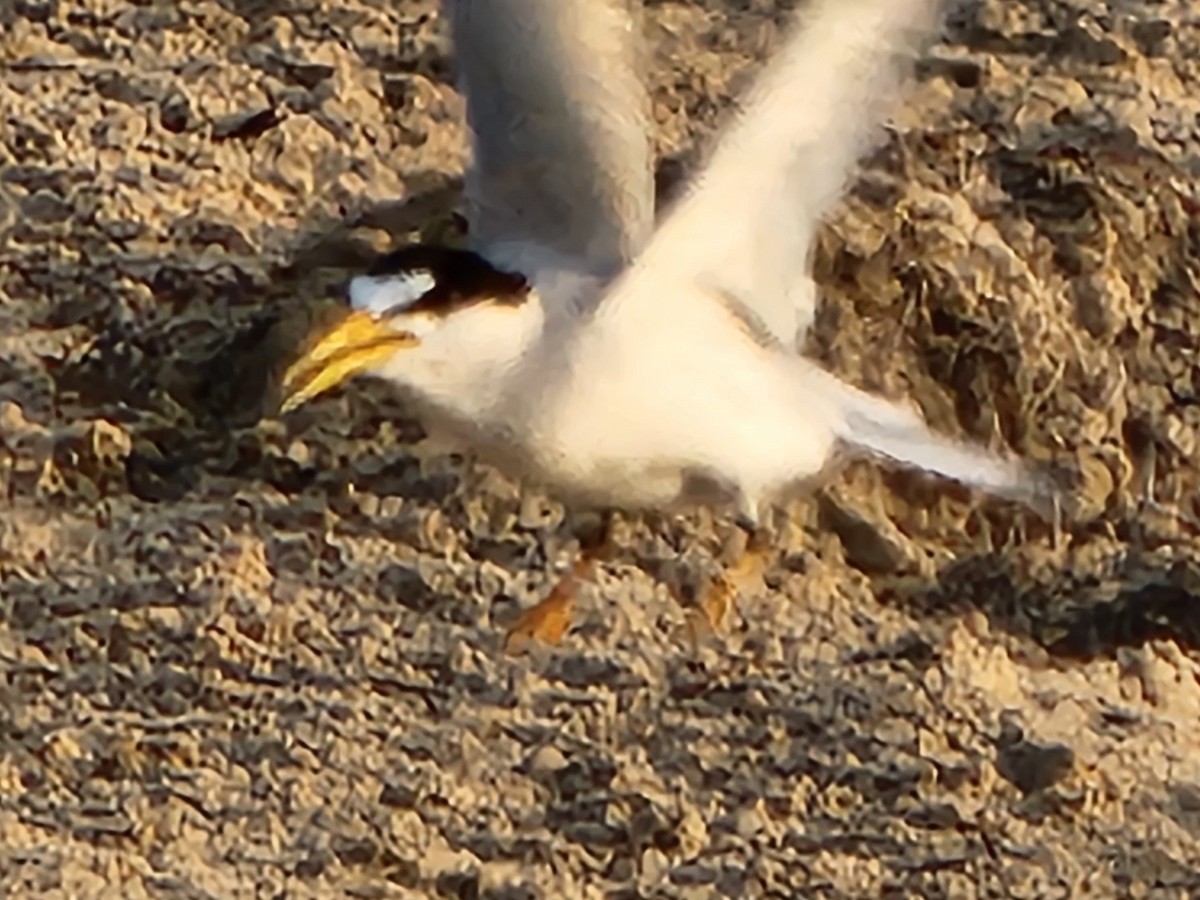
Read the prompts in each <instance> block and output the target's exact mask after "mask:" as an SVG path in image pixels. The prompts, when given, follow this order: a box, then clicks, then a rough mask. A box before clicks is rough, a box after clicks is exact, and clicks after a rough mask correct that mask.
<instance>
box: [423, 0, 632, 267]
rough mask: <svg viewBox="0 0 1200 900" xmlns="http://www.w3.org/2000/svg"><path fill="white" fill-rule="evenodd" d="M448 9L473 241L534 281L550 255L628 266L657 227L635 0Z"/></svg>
mask: <svg viewBox="0 0 1200 900" xmlns="http://www.w3.org/2000/svg"><path fill="white" fill-rule="evenodd" d="M445 3H446V4H447V5H448V9H447V11H448V12H449V15H450V20H451V23H452V30H453V36H454V41H455V60H456V69H457V77H458V85H459V89H460V90H461V91H462V92H463V94H464V95H465V97H466V102H467V120H468V124H469V126H470V129H471V133H472V141H471V146H472V152H473V159H472V163H471V167H470V169H469V170H468V172H467V176H466V191H467V201H468V208H469V220H470V221H469V224H470V240H471V242H472V245H473V246H474V248H475V249H477V250H479V251H480V252H483V253H484V254H485V255H487V256H488V257H489V258H491V259H492V260H493V261H495V262H497V263H498V264H504V265H509V266H512V267H514V268H517V269H519V270H521V271H523V272H525V273H526V274H532V273H533V272H534V271H536V270H537V269H539V268H542V267H543V266H544V265H546V264H547V259H550V260H556V262H555V263H554V264H555V265H562V264H563V263H566V264H567V265H569V266H571V267H582V268H584V269H585V270H586V271H588V272H590V273H593V274H597V275H601V276H607V275H611V274H614V273H615V272H617V271H619V270H620V269H621V268H622V267H623V266H624V265H625V264H627V263H628V262H629V261H630V260H631V259H632V258H633V257H634V256H635V255H636V253H637V252H638V251H639V250H640V249H641V248H642V246H643V245H644V243H645V241H646V240H647V239H648V237H649V235H650V232H651V229H652V228H653V223H654V173H653V163H652V159H651V154H652V147H651V143H650V135H649V132H648V122H649V96H648V94H647V92H646V88H645V84H644V81H643V78H642V42H641V31H640V24H641V23H640V21H638V18H639V17H637V16H635V15H634V12H633V8H632V6H631V0H445Z"/></svg>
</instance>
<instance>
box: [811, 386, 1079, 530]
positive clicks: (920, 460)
mask: <svg viewBox="0 0 1200 900" xmlns="http://www.w3.org/2000/svg"><path fill="white" fill-rule="evenodd" d="M813 371H814V373H815V374H817V376H818V378H819V379H820V381H821V382H823V383H822V384H821V389H822V393H824V394H825V396H826V397H827V398H828V399H829V400H830V401H831V402H832V403H833V405H834V407H835V408H836V410H837V412H838V415H837V417H836V422H837V424H836V425H835V429H834V430H835V434H836V435H837V437H838V438H839V439H840V441H841V442H842V444H843V445H845V446H846V447H847V448H848V449H850V451H851V452H852V453H855V454H862V455H866V456H869V457H874V458H883V459H887V460H891V461H892V462H895V463H898V464H900V465H902V466H906V467H909V468H914V469H921V470H923V471H926V472H932V473H934V474H937V475H941V476H943V477H946V478H950V479H953V480H954V481H957V482H960V483H961V484H964V485H967V486H969V487H973V488H979V489H981V490H984V491H987V492H988V493H990V494H995V495H997V496H1001V497H1006V498H1008V499H1012V500H1016V501H1019V502H1021V503H1025V504H1026V505H1028V506H1030V507H1032V508H1033V509H1035V510H1037V511H1038V512H1040V513H1042V514H1043V515H1048V514H1050V512H1051V511H1052V510H1053V508H1054V503H1055V502H1056V501H1055V498H1056V496H1057V492H1058V488H1057V486H1056V484H1055V481H1054V479H1053V477H1052V476H1051V474H1050V473H1049V472H1048V471H1047V472H1040V471H1038V470H1036V469H1035V467H1033V466H1032V465H1030V464H1029V463H1028V462H1026V461H1023V460H1020V459H1014V458H1008V457H1004V456H1001V455H1000V454H998V453H994V452H992V451H991V450H988V449H987V448H985V447H981V446H977V445H973V444H969V443H965V442H963V441H958V440H955V439H953V438H950V437H947V436H945V435H940V434H938V433H937V432H935V431H933V430H932V429H930V427H929V426H928V425H927V424H926V423H925V421H924V420H923V419H922V418H921V416H920V415H918V414H917V413H915V412H913V411H912V410H910V409H907V408H906V407H903V406H901V405H899V404H897V403H893V402H891V401H890V400H885V399H883V398H882V397H876V396H873V395H871V394H868V393H866V392H865V391H861V390H859V389H858V388H856V387H853V386H852V385H849V384H846V383H845V382H843V381H841V380H839V379H838V378H836V377H835V376H833V375H832V374H831V373H829V372H826V371H824V370H822V369H819V368H817V367H816V366H813Z"/></svg>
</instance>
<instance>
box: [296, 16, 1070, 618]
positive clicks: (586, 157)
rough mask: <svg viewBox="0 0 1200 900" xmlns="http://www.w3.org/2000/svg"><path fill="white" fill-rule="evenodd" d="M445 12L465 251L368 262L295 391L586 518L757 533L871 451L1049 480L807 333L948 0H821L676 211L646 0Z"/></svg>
mask: <svg viewBox="0 0 1200 900" xmlns="http://www.w3.org/2000/svg"><path fill="white" fill-rule="evenodd" d="M443 13H444V15H446V16H447V18H448V19H449V21H450V24H451V30H452V35H453V38H454V44H455V59H456V72H457V85H458V87H459V89H460V91H461V92H462V93H463V95H464V97H465V98H466V112H467V123H468V126H469V131H470V136H471V137H470V150H471V162H470V165H469V167H468V171H467V173H466V176H465V192H466V200H467V220H468V236H469V237H468V245H467V247H466V248H463V249H455V248H450V247H439V246H432V245H424V244H416V245H410V246H406V247H402V248H400V249H398V250H395V251H394V252H391V253H388V254H386V255H383V256H381V257H379V258H378V259H377V260H376V261H375V262H374V263H373V264H372V265H370V267H369V268H368V269H367V270H366V271H365V272H363V273H362V274H360V275H358V276H356V277H354V278H353V279H352V280H351V282H350V285H349V304H348V306H347V307H346V309H345V313H344V315H343V316H341V317H340V318H339V319H338V321H337V322H336V324H335V325H334V326H333V327H332V328H330V329H328V330H325V331H324V332H323V333H318V334H316V335H314V336H312V338H311V339H310V340H309V342H308V344H307V345H306V347H305V348H304V349H303V352H302V353H301V354H299V357H298V358H297V359H296V360H295V362H294V363H293V364H292V365H291V366H290V367H289V368H288V369H287V371H286V372H285V373H284V376H283V379H282V382H281V384H282V391H281V393H282V403H281V408H282V410H283V411H284V412H286V411H288V410H291V409H294V408H295V407H297V406H299V405H301V404H303V403H305V402H307V401H309V400H311V399H312V398H313V397H315V396H317V395H318V394H320V393H322V392H324V391H326V390H328V389H330V388H332V387H333V386H335V385H337V384H340V383H341V382H343V381H345V380H347V379H349V378H351V377H353V376H356V375H367V376H372V377H375V378H379V379H384V380H385V381H387V382H390V383H392V384H394V385H395V386H396V387H397V388H398V389H399V391H400V392H401V394H402V396H403V397H405V398H406V399H407V401H408V402H409V403H410V404H411V408H412V410H413V412H414V413H415V415H416V416H417V418H418V419H419V420H420V421H422V423H423V424H424V425H425V427H426V429H427V430H428V431H429V432H430V433H431V434H434V435H442V436H443V437H450V438H451V439H452V440H454V441H455V442H456V443H458V444H460V445H463V446H465V447H468V448H469V449H471V450H472V451H473V452H474V453H475V455H476V457H477V458H479V459H480V460H482V461H484V462H486V463H490V464H492V465H493V466H495V467H497V468H499V469H500V470H501V471H503V472H505V473H506V474H508V475H509V476H511V477H513V478H515V479H517V480H519V481H523V482H525V483H534V484H537V485H538V486H540V487H541V488H542V489H544V490H546V491H548V492H549V493H550V494H551V495H552V496H555V497H556V498H557V499H559V500H561V501H562V502H563V503H564V506H565V507H566V508H567V509H568V510H571V511H572V512H576V511H589V510H590V511H598V512H601V513H608V512H611V511H620V512H624V513H634V514H637V513H644V512H657V513H666V514H674V513H676V512H682V511H685V510H688V509H690V508H694V507H696V506H698V505H707V506H710V507H712V508H715V509H717V510H718V512H723V513H725V514H728V515H729V516H730V517H731V518H732V521H733V522H735V523H736V524H737V525H738V526H740V527H741V528H743V529H745V530H746V531H747V532H748V533H750V534H755V535H757V534H760V533H761V528H760V523H761V521H762V514H763V511H764V510H765V509H766V508H767V507H768V506H770V505H772V504H779V503H782V502H785V501H787V500H789V499H791V498H793V497H795V496H797V495H799V494H801V493H803V492H804V491H805V489H809V490H811V488H812V486H813V485H814V483H815V482H816V480H817V479H818V478H819V477H821V476H822V475H823V474H825V473H827V472H828V470H830V468H831V467H833V466H835V464H837V463H839V462H841V461H845V460H849V459H855V458H868V459H873V460H878V461H880V462H881V463H884V464H892V465H899V466H903V467H908V468H912V469H917V470H922V471H925V472H929V473H933V474H935V475H938V476H942V477H945V478H949V479H952V480H955V481H958V482H960V483H962V484H964V485H967V486H970V487H973V488H977V489H980V490H982V491H984V492H987V493H990V494H992V495H997V496H1000V497H1005V498H1009V499H1012V500H1016V501H1019V502H1025V503H1027V504H1029V505H1031V506H1034V507H1038V506H1040V505H1041V504H1042V503H1043V502H1044V501H1045V500H1046V498H1047V497H1048V496H1049V495H1050V493H1051V492H1052V491H1053V487H1052V486H1051V485H1050V483H1049V482H1048V481H1047V479H1046V477H1044V476H1043V474H1042V473H1041V472H1040V471H1039V469H1038V467H1036V466H1035V465H1034V464H1033V463H1031V462H1028V461H1024V460H1021V459H1019V458H1016V457H1010V456H1008V455H1004V454H1000V453H996V452H993V451H991V450H989V449H986V448H984V447H982V446H978V445H974V444H970V443H965V442H962V441H959V440H956V439H953V438H951V437H949V436H944V435H940V434H938V433H935V432H934V431H933V430H931V429H930V428H929V427H928V426H927V424H926V423H925V421H924V419H923V418H922V416H921V415H920V414H919V413H917V412H916V411H914V410H913V409H911V408H909V407H907V406H905V405H903V404H900V403H896V402H893V401H891V400H887V399H884V398H882V397H878V396H874V395H872V394H870V393H867V392H865V391H863V390H860V389H858V388H856V387H853V386H851V385H850V384H848V383H846V382H844V381H842V380H840V379H839V378H837V377H835V375H833V374H832V373H830V372H829V371H827V370H825V369H823V368H822V367H821V366H820V365H818V364H817V363H816V362H815V361H813V360H812V359H810V358H807V357H805V356H804V355H803V353H802V344H803V338H804V335H805V332H806V330H807V329H808V327H809V324H810V323H811V321H812V319H813V315H814V310H815V306H816V302H817V292H816V289H815V287H814V283H813V281H812V278H811V274H810V256H811V249H812V245H813V243H814V239H815V235H816V232H817V229H818V227H819V226H820V223H821V221H822V219H823V217H825V216H826V215H827V214H828V213H829V212H830V210H831V208H832V207H833V206H834V205H835V204H836V203H837V201H838V200H839V199H840V197H841V196H842V194H843V193H844V191H845V189H846V187H847V185H848V184H849V182H850V180H851V178H852V176H853V174H854V169H855V166H856V164H857V161H858V159H859V158H860V157H861V156H862V155H863V154H864V153H865V152H866V151H867V149H869V147H870V145H871V141H872V139H873V134H874V132H875V131H876V129H877V128H879V129H880V130H881V125H882V119H884V118H885V116H886V111H887V110H886V104H887V103H888V102H890V100H891V99H893V98H894V97H895V96H896V95H897V94H898V93H899V91H898V86H899V85H901V84H902V83H903V80H904V77H903V76H904V75H905V72H906V69H907V63H906V58H910V57H911V56H912V55H913V53H914V52H915V50H916V48H917V45H918V43H920V42H922V41H925V40H927V39H929V38H931V37H933V36H935V35H936V34H937V32H938V23H939V20H940V17H941V13H942V9H941V3H940V2H939V0H808V2H806V3H804V4H802V5H801V7H800V8H799V9H798V11H797V12H796V13H795V14H794V20H793V21H792V22H791V23H790V27H789V28H788V30H787V32H786V37H785V38H784V40H783V43H782V45H781V47H780V48H779V49H778V51H777V52H776V53H775V55H774V56H773V57H772V58H771V59H769V60H768V61H767V62H766V64H765V65H764V67H763V70H762V71H761V72H760V73H759V74H758V76H757V78H756V80H755V81H754V83H753V84H752V85H751V87H750V89H749V90H748V92H747V93H746V94H745V95H744V96H743V97H742V98H741V102H740V104H739V106H738V108H737V110H736V111H735V113H734V114H732V115H731V116H730V118H729V121H728V122H727V123H726V124H725V125H724V127H723V128H722V129H721V130H720V131H719V133H718V135H719V136H718V139H717V141H716V142H715V143H714V144H713V145H712V146H711V147H710V148H709V150H708V152H707V154H706V156H705V158H704V159H703V160H702V162H701V163H700V165H699V166H698V168H697V169H696V171H695V172H694V174H693V175H692V176H691V177H690V180H689V181H688V182H687V184H686V188H685V190H684V191H683V192H682V193H681V195H680V196H679V198H678V199H677V200H675V201H674V202H672V203H671V204H670V205H668V207H667V208H666V209H664V210H661V211H658V213H659V214H658V215H657V216H656V210H655V208H654V205H655V204H654V181H653V149H652V139H651V138H652V136H651V132H650V127H649V122H650V100H649V95H648V92H647V89H646V86H645V83H644V80H643V73H642V66H643V44H642V38H641V35H640V30H639V28H638V19H637V17H638V10H637V9H635V8H633V7H632V6H631V0H456V2H455V0H445V5H444V6H443ZM603 544H604V541H603V539H601V540H599V541H596V542H594V543H592V544H589V545H587V546H584V547H583V548H582V551H581V557H580V559H581V561H583V562H584V563H588V562H590V560H591V559H593V558H595V556H596V555H598V554H599V553H600V552H601V548H602V547H603ZM580 571H582V569H581V567H580V566H579V565H577V567H576V569H575V570H574V572H573V573H572V575H568V576H567V577H566V578H565V579H564V580H563V581H561V582H559V585H560V587H561V588H562V589H561V590H556V591H552V592H551V593H550V595H549V596H548V598H547V600H544V601H542V604H545V603H547V602H550V600H551V599H554V601H555V602H561V598H562V596H563V593H564V591H566V592H568V593H569V592H570V591H571V590H573V584H574V582H573V581H570V579H572V578H574V576H575V575H577V574H578V573H579V572H580ZM542 604H539V605H538V606H535V607H534V608H533V609H532V610H529V611H527V612H526V614H525V615H524V616H523V617H522V618H521V619H520V620H519V621H518V623H517V625H516V626H514V629H515V630H510V636H511V635H513V634H517V633H520V632H521V630H522V629H524V628H528V627H529V626H530V623H531V622H536V620H537V617H538V616H539V615H544V613H545V611H544V610H543V609H541V607H542Z"/></svg>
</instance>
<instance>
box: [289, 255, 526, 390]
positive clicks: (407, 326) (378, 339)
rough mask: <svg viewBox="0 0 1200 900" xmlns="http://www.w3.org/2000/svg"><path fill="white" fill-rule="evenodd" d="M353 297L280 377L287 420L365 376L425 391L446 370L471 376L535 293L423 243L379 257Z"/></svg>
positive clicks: (475, 260)
mask: <svg viewBox="0 0 1200 900" xmlns="http://www.w3.org/2000/svg"><path fill="white" fill-rule="evenodd" d="M349 294H350V298H349V299H350V305H349V306H348V307H347V308H346V310H345V312H344V314H342V315H341V316H339V317H338V318H337V319H336V320H335V321H334V322H333V324H332V326H330V327H327V328H325V329H324V330H322V331H320V332H319V333H317V334H316V335H314V336H313V337H312V338H311V339H310V340H309V343H308V346H307V347H306V348H305V350H304V351H303V352H302V353H301V355H300V357H299V358H298V359H296V360H295V362H293V363H292V364H291V365H290V366H289V367H288V369H287V371H286V372H285V373H284V376H283V382H282V403H281V408H282V411H283V412H288V411H290V410H293V409H295V408H297V407H299V406H301V405H302V404H304V403H307V402H308V401H309V400H311V399H313V398H314V397H316V396H317V395H319V394H322V393H324V392H325V391H327V390H329V389H331V388H333V387H336V386H337V385H338V384H341V383H342V382H344V381H346V380H348V379H350V378H352V377H354V376H356V375H360V374H367V375H375V376H379V377H383V378H389V379H390V380H393V381H396V382H400V383H403V384H405V385H406V386H408V387H414V388H417V389H418V390H419V389H421V388H422V387H424V386H426V385H427V383H428V382H430V381H432V380H436V377H437V374H438V373H439V372H441V371H443V370H447V369H448V370H451V371H452V372H456V373H458V374H459V375H460V376H461V375H462V374H463V373H465V372H469V371H470V369H471V364H472V362H475V363H477V364H478V363H481V362H486V359H487V356H488V354H489V353H495V352H497V348H499V345H501V344H504V343H505V341H504V332H505V329H504V327H503V325H504V323H505V321H506V320H507V321H511V320H512V311H513V310H515V309H517V308H519V307H521V306H523V305H524V304H525V302H526V300H527V299H528V296H529V285H528V284H527V282H526V280H525V278H524V277H522V276H521V275H518V274H515V273H511V272H504V271H501V270H499V269H497V268H495V267H494V266H492V265H491V263H489V262H488V261H487V260H485V259H484V258H483V257H481V256H479V255H478V254H476V253H473V252H471V251H468V250H456V249H451V248H448V247H436V246H430V245H424V244H418V245H413V246H410V247H405V248H402V249H400V250H397V251H395V252H394V253H390V254H387V255H385V256H381V257H379V258H378V259H377V260H376V261H375V262H374V263H373V264H372V265H371V266H370V267H369V268H368V269H367V271H366V272H365V273H364V274H362V275H359V276H356V277H355V278H353V279H352V280H351V282H350V289H349ZM497 315H498V316H499V317H500V320H499V322H498V321H497V320H496V316H497ZM498 325H499V326H501V327H497V326H498Z"/></svg>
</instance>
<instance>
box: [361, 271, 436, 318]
mask: <svg viewBox="0 0 1200 900" xmlns="http://www.w3.org/2000/svg"><path fill="white" fill-rule="evenodd" d="M436 283H437V282H436V281H435V280H434V277H433V275H431V274H430V273H429V272H425V271H414V272H401V273H398V274H396V275H358V276H356V277H355V278H352V279H351V280H350V306H351V307H353V308H354V309H358V310H362V311H364V312H369V313H371V315H373V316H376V317H379V316H383V315H387V314H389V313H395V312H399V311H401V310H404V309H407V308H408V307H410V306H412V305H413V304H414V303H416V302H417V301H418V300H420V299H421V298H422V297H423V296H424V295H425V294H426V293H427V292H428V291H430V290H431V289H432V288H433V286H434V285H435V284H436Z"/></svg>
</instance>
